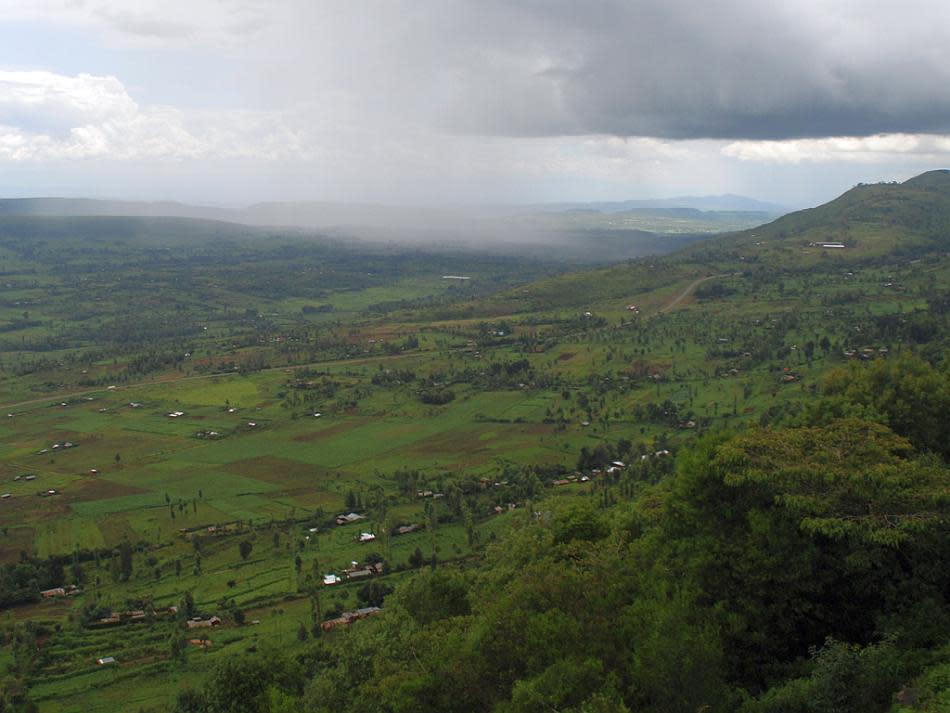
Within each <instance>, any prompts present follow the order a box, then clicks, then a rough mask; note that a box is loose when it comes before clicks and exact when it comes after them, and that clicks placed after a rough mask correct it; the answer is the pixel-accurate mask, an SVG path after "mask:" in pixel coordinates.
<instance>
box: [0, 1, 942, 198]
mask: <svg viewBox="0 0 950 713" xmlns="http://www.w3.org/2000/svg"><path fill="white" fill-rule="evenodd" d="M947 165H950V3H940V2H935V1H934V0H904V2H901V3H896V2H893V1H892V0H891V1H890V2H886V3H885V2H878V1H877V0H834V1H833V2H832V1H830V0H825V1H816V0H770V1H769V2H762V1H761V0H718V1H717V2H716V3H708V2H700V1H698V0H694V1H686V0H583V1H582V0H508V1H503V0H334V1H326V0H0V196H2V197H12V196H38V195H46V196H49V195H57V196H87V197H109V198H129V199H155V200H159V199H161V200H166V199H171V200H181V201H188V202H195V203H210V204H219V205H243V204H247V203H251V202H255V201H270V200H327V201H348V202H377V203H391V204H426V205H431V204H476V203H523V202H531V203H534V202H547V201H550V202H557V201H601V200H623V199H628V198H654V197H668V196H676V195H709V194H721V193H737V194H742V195H747V196H751V197H754V198H758V199H761V200H768V201H773V202H777V203H780V204H783V205H786V206H789V207H800V206H806V205H814V204H817V203H820V202H823V201H825V200H828V199H830V198H833V197H834V196H836V195H838V194H839V193H841V192H843V191H845V190H847V189H848V188H850V187H851V186H853V185H854V184H855V183H858V182H874V181H881V180H903V179H906V178H909V177H911V176H913V175H916V174H917V173H920V172H922V171H925V170H930V169H934V168H943V167H945V166H947Z"/></svg>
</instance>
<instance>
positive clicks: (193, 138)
mask: <svg viewBox="0 0 950 713" xmlns="http://www.w3.org/2000/svg"><path fill="white" fill-rule="evenodd" d="M304 144H305V139H304V137H303V135H302V133H301V132H299V131H296V130H294V129H292V128H290V127H289V126H288V125H287V124H286V123H285V121H284V119H283V117H282V116H281V115H280V114H278V113H269V112H251V111H216V112H208V111H204V112H187V111H183V110H180V109H177V108H174V107H170V106H162V105H155V106H140V105H139V104H138V103H137V102H136V101H135V100H134V99H133V98H132V97H131V96H129V94H128V92H127V91H126V89H125V87H124V86H123V84H122V82H120V81H119V80H118V79H117V78H116V77H101V76H92V75H89V74H79V75H76V76H65V75H60V74H54V73H52V72H45V71H32V72H10V71H0V160H7V161H57V160H74V159H108V160H122V161H128V160H171V161H176V160H187V159H202V158H225V159H231V158H239V159H261V160H276V159H287V158H297V159H299V158H304V159H306V158H307V157H308V152H307V149H306V146H305V145H304Z"/></svg>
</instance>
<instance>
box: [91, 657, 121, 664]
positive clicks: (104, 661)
mask: <svg viewBox="0 0 950 713" xmlns="http://www.w3.org/2000/svg"><path fill="white" fill-rule="evenodd" d="M96 663H97V664H99V665H100V666H112V665H114V664H117V663H118V661H116V660H115V659H114V658H112V657H111V656H103V657H102V658H101V659H96Z"/></svg>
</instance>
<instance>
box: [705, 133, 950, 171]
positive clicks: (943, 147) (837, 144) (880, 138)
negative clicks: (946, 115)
mask: <svg viewBox="0 0 950 713" xmlns="http://www.w3.org/2000/svg"><path fill="white" fill-rule="evenodd" d="M722 154H723V155H724V156H727V157H729V158H735V159H739V160H740V161H757V162H764V163H776V164H799V163H804V162H813V163H822V162H831V161H849V162H868V163H871V162H874V163H879V162H886V161H906V160H907V159H908V158H914V159H917V160H921V161H926V160H932V161H933V160H935V161H939V160H941V159H944V160H945V159H946V158H947V155H948V154H950V136H942V135H940V136H938V135H932V134H877V135H874V136H837V137H830V138H824V139H796V140H790V141H733V142H732V143H729V144H727V145H725V146H723V147H722Z"/></svg>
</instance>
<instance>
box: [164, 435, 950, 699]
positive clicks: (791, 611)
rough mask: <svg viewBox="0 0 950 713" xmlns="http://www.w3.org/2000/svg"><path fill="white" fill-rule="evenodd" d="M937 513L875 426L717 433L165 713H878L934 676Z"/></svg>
mask: <svg viewBox="0 0 950 713" xmlns="http://www.w3.org/2000/svg"><path fill="white" fill-rule="evenodd" d="M948 496H950V476H948V470H947V469H946V467H945V466H944V465H943V464H942V463H941V462H940V461H938V460H937V459H935V458H934V457H933V456H928V455H920V454H919V453H918V452H917V451H915V450H914V449H913V447H912V445H911V443H910V442H909V441H908V440H906V439H905V438H903V437H902V436H899V435H897V434H895V433H894V432H893V431H891V430H890V429H889V428H887V427H886V426H883V425H881V424H878V423H873V422H868V421H862V420H857V419H850V420H840V421H835V422H832V423H829V424H826V425H822V426H805V427H801V426H800V427H794V428H785V429H776V430H764V429H763V430H756V431H752V432H748V433H745V434H741V435H737V436H732V437H727V436H719V437H707V438H706V439H704V440H702V441H700V443H699V444H698V445H697V446H696V447H695V448H694V449H693V450H692V451H691V452H690V453H688V454H685V455H684V456H682V457H681V458H680V463H679V469H678V472H677V474H676V475H675V476H674V477H672V478H671V479H669V480H668V481H667V482H664V483H661V484H660V485H658V486H651V487H646V488H644V489H643V491H642V492H641V493H640V495H639V497H638V498H637V499H636V500H635V502H634V503H632V504H630V503H627V504H623V505H619V506H615V507H614V508H612V509H609V510H599V509H596V508H595V507H594V506H593V505H592V504H591V502H590V499H586V498H569V497H561V498H552V499H549V500H548V501H545V502H544V503H542V504H540V505H536V506H535V507H534V508H533V510H532V512H526V513H524V515H523V516H522V520H521V521H520V522H519V523H518V525H517V526H516V527H514V528H512V531H511V532H510V533H509V534H508V535H506V536H505V537H504V538H503V539H502V540H501V541H500V542H499V543H497V544H496V545H495V546H493V547H492V548H491V549H490V550H489V552H488V553H487V555H486V558H485V559H484V561H483V562H482V563H481V564H480V565H479V566H478V567H476V568H473V569H469V570H464V571H454V570H444V569H438V570H435V571H431V572H427V573H424V574H422V575H420V576H418V577H416V578H414V579H412V580H410V581H409V582H407V583H406V584H404V585H403V586H402V587H401V588H399V589H398V590H397V591H396V593H395V594H393V595H392V596H390V597H389V598H388V599H387V601H386V609H387V612H386V614H385V615H383V616H381V617H378V618H377V619H375V620H367V621H365V622H360V623H359V624H357V625H354V626H353V627H352V628H351V629H350V630H349V631H346V632H335V633H334V634H332V635H330V636H326V637H323V638H322V639H319V640H317V641H316V643H315V644H314V645H313V646H312V648H311V649H310V650H309V652H308V654H307V655H306V656H305V657H301V658H300V659H299V660H294V661H290V660H288V659H287V658H286V657H284V656H282V655H281V654H279V653H276V652H269V653H262V652H257V653H253V654H244V655H241V656H239V657H234V658H233V659H230V660H228V661H227V662H226V664H224V665H223V666H222V668H221V669H219V670H218V671H217V672H216V674H215V675H214V676H213V677H212V679H211V681H210V682H209V683H208V685H207V686H206V688H205V689H203V690H202V691H198V692H195V691H189V692H187V693H185V694H182V696H181V698H180V700H179V704H178V707H177V710H178V711H180V712H184V711H208V712H214V713H217V712H218V711H227V712H229V713H237V712H238V711H241V712H243V711H284V710H308V711H314V712H315V713H316V712H322V711H353V712H354V713H355V712H360V713H364V712H365V713H370V712H376V711H391V712H394V713H396V712H403V711H405V712H408V711H448V712H451V711H459V712H460V713H461V712H462V711H489V710H492V711H499V712H504V713H516V712H518V713H520V712H528V711H549V710H558V711H574V712H576V713H581V712H595V711H596V712H600V711H645V712H655V713H680V712H682V713H686V712H695V711H699V710H702V711H708V712H709V713H715V712H716V711H722V712H723V713H725V712H726V711H735V710H740V709H741V710H743V711H744V712H745V713H759V712H760V711H761V712H764V711H770V712H771V711H787V712H788V713H793V712H794V713H811V712H814V713H819V712H825V711H829V712H830V711H835V712H836V713H846V712H849V711H854V712H855V713H857V712H858V711H861V712H862V713H867V712H869V711H887V710H889V709H890V707H891V705H892V704H893V702H894V700H895V695H896V694H897V693H898V691H899V690H900V689H901V687H902V686H904V685H905V684H908V683H909V682H911V681H912V679H913V677H914V676H915V675H918V674H919V673H920V672H921V671H922V670H924V669H925V668H926V667H927V666H931V667H933V666H938V667H939V666H941V665H944V661H945V657H943V658H942V656H941V654H939V653H935V652H939V647H940V646H942V645H943V646H945V645H946V642H947V641H948V640H950V607H948V602H947V594H948V592H950V570H948V568H946V566H945V563H946V562H947V559H948V556H950V547H948V538H947V536H946V535H947V523H948V520H947V518H948V514H950V497H948ZM235 692H240V695H235Z"/></svg>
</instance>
